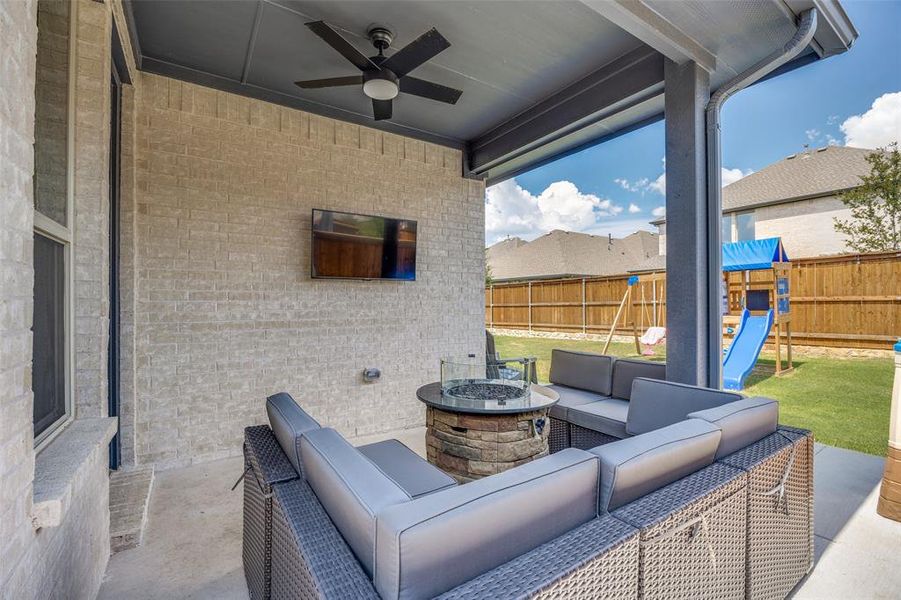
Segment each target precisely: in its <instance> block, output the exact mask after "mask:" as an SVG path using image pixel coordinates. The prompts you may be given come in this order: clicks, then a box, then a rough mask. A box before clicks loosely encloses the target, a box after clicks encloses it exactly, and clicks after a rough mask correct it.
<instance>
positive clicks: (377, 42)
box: [366, 24, 394, 53]
mask: <svg viewBox="0 0 901 600" xmlns="http://www.w3.org/2000/svg"><path fill="white" fill-rule="evenodd" d="M366 35H368V36H369V41H371V42H372V45H373V46H375V47H376V48H378V50H379V53H381V52H382V51H383V50H385V49H386V48H388V47H389V46H390V45H391V42H393V41H394V32H393V31H391V30H390V29H388V28H387V27H386V26H385V25H378V24H372V25H370V26H369V28H368V29H367V30H366Z"/></svg>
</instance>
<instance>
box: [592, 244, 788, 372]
mask: <svg viewBox="0 0 901 600" xmlns="http://www.w3.org/2000/svg"><path fill="white" fill-rule="evenodd" d="M790 274H791V264H790V262H789V259H788V255H786V253H785V249H784V248H783V247H782V240H781V239H780V238H768V239H764V240H752V241H747V242H735V243H730V244H723V279H722V287H723V293H722V311H723V327H724V329H725V331H724V333H725V334H727V335H732V336H733V337H732V343H731V344H729V347H728V348H727V349H726V351H725V356H724V358H723V387H724V388H725V389H727V390H741V389H743V388H744V384H745V380H746V379H747V377H748V375H749V374H750V373H751V371H752V370H753V369H754V365H755V364H756V363H757V359H758V358H759V357H760V352H761V350H763V347H764V345H765V344H766V341H767V338H768V337H769V335H770V333H771V332H773V329H774V328H775V335H774V340H773V342H774V346H775V352H776V376H780V375H784V374H785V373H788V372H789V371H791V370H792V368H793V365H792V338H791V302H790V286H789V276H790ZM664 279H665V275H664V274H662V273H652V274H648V275H633V276H632V277H630V278H629V280H628V285H627V286H626V292H625V294H623V299H622V302H620V305H619V308H618V309H617V311H616V316H615V317H614V320H613V325H612V327H611V328H610V332H609V334H608V335H607V341H606V342H605V344H604V350H603V352H604V353H606V352H607V348H608V347H609V345H610V341H611V340H612V339H613V332H614V331H615V330H616V326H617V324H618V323H619V321H620V319H621V318H622V315H623V313H624V308H625V307H626V306H627V305H628V304H629V303H632V304H633V306H634V305H638V306H640V309H639V310H638V311H637V314H638V319H636V318H635V313H636V311H630V312H631V313H632V315H633V317H632V323H631V326H632V332H633V337H634V339H635V351H636V353H641V354H644V355H653V354H654V346H656V345H657V344H660V343H662V342H663V341H664V340H665V338H666V329H665V328H664V327H663V326H662V324H663V310H664V299H665V293H666V285H665V283H664ZM636 290H637V291H636ZM649 298H650V300H649ZM636 300H638V301H637V302H636ZM648 304H650V305H651V308H650V310H649V309H648ZM639 322H640V323H641V325H642V327H643V326H644V325H645V323H647V324H648V328H647V329H646V330H645V332H644V334H643V335H642V336H641V337H639V335H638V331H639V329H638V328H639ZM783 341H784V343H783ZM641 345H644V350H642V349H641ZM783 345H784V346H785V350H786V364H785V365H783V361H782V348H783Z"/></svg>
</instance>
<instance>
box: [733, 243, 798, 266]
mask: <svg viewBox="0 0 901 600" xmlns="http://www.w3.org/2000/svg"><path fill="white" fill-rule="evenodd" d="M781 262H788V255H787V254H785V249H783V248H782V240H781V238H777V237H774V238H767V239H765V240H751V241H748V242H733V243H731V244H723V271H755V270H758V269H772V268H773V263H781Z"/></svg>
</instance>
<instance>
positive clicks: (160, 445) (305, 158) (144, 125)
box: [124, 74, 484, 465]
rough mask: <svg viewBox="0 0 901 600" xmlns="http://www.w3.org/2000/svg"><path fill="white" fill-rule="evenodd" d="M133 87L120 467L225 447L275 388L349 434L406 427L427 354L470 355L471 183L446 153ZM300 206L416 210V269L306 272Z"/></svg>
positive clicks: (475, 297)
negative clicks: (125, 461) (131, 377)
mask: <svg viewBox="0 0 901 600" xmlns="http://www.w3.org/2000/svg"><path fill="white" fill-rule="evenodd" d="M139 88H140V89H139V90H138V91H139V93H138V95H137V97H136V105H137V109H136V110H137V117H136V128H137V129H136V136H137V137H136V139H137V150H136V165H137V170H136V194H135V202H136V217H135V237H134V239H133V240H132V242H133V243H134V252H135V269H136V274H135V286H136V289H135V292H134V297H135V315H134V322H135V396H134V397H135V399H136V400H135V406H134V407H133V409H134V410H133V413H134V414H133V418H134V421H135V434H134V435H135V453H136V461H137V462H138V463H156V464H159V465H175V464H185V463H188V462H192V461H200V460H208V459H213V458H217V457H222V456H226V455H235V454H237V453H238V452H239V451H240V447H241V436H242V430H243V428H244V427H245V426H247V425H250V424H253V423H258V422H261V421H262V420H263V419H264V418H265V411H264V403H263V401H264V398H265V396H266V395H268V394H271V393H273V392H277V391H281V390H286V391H288V392H290V393H291V394H293V395H294V396H295V397H296V398H297V399H298V400H299V401H300V402H301V403H302V404H303V405H304V406H305V407H306V408H308V409H309V410H310V412H311V413H312V414H313V415H314V416H315V417H316V418H318V419H320V420H321V421H322V422H323V423H324V424H326V425H330V426H333V427H335V428H337V429H338V430H340V431H341V432H343V433H345V434H348V435H354V434H368V433H373V432H378V431H386V430H391V429H397V428H407V427H414V426H420V425H422V424H423V423H424V418H425V411H424V409H423V407H422V406H421V404H420V403H419V402H418V401H417V400H416V397H415V391H416V388H417V387H418V386H419V385H421V384H423V383H426V382H428V381H430V380H435V379H437V378H438V371H439V368H438V367H439V357H441V356H443V355H449V354H459V353H470V352H475V353H481V352H483V351H484V334H483V318H482V310H483V309H482V294H483V292H482V286H483V268H484V253H483V236H484V206H483V203H484V185H483V184H482V183H481V182H477V181H473V180H468V179H464V178H463V177H462V176H461V153H460V152H458V151H454V150H449V149H446V148H443V147H440V146H435V145H431V144H426V143H423V142H420V141H416V140H412V139H406V138H403V137H400V136H396V135H391V134H386V133H381V132H378V131H376V130H373V129H369V128H366V127H360V126H357V125H352V124H347V123H343V122H339V121H335V120H331V119H326V118H321V117H318V116H315V115H310V114H307V113H304V112H301V111H296V110H291V109H287V108H283V107H278V106H275V105H272V104H268V103H265V102H260V101H254V100H250V99H247V98H243V97H240V96H236V95H231V94H226V93H222V92H217V91H214V90H211V89H207V88H203V87H199V86H194V85H188V84H183V83H180V82H177V81H174V80H169V79H166V78H162V77H158V76H153V75H146V74H145V75H143V76H142V82H141V85H140V86H139ZM314 207H317V208H326V209H336V210H343V211H350V212H359V213H367V214H379V215H386V216H392V217H404V218H410V219H416V220H417V221H418V236H419V240H418V251H417V281H415V282H361V281H324V280H315V281H314V280H311V279H310V213H311V209H312V208H314ZM124 243H125V242H124ZM364 367H378V368H380V369H381V370H382V380H381V381H380V382H378V383H375V384H364V383H363V382H362V380H361V372H362V370H363V368H364ZM126 410H128V409H126Z"/></svg>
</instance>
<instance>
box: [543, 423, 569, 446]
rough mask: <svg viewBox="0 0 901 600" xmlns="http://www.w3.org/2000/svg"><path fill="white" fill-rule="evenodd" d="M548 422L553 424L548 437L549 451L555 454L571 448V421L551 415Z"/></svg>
mask: <svg viewBox="0 0 901 600" xmlns="http://www.w3.org/2000/svg"><path fill="white" fill-rule="evenodd" d="M548 422H549V423H550V426H551V431H550V433H548V438H547V445H548V451H549V452H550V453H551V454H553V453H554V452H560V451H561V450H564V449H566V448H569V447H570V441H569V423H567V422H566V421H564V420H562V419H557V418H555V417H549V418H548Z"/></svg>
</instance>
